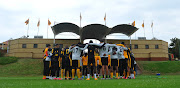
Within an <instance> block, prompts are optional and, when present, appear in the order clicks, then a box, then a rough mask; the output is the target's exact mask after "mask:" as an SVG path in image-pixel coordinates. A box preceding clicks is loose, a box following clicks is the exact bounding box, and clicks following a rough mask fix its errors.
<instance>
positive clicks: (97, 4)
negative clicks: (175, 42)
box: [0, 0, 180, 43]
mask: <svg viewBox="0 0 180 88" xmlns="http://www.w3.org/2000/svg"><path fill="white" fill-rule="evenodd" d="M0 2H1V3H0V31H1V34H0V42H4V41H6V40H9V39H11V38H12V39H16V38H20V37H22V36H26V35H27V29H28V26H27V25H26V24H25V23H24V22H25V21H26V20H27V19H28V18H29V20H30V21H29V31H28V35H29V36H30V38H33V37H34V36H36V35H37V33H38V27H37V23H38V20H40V26H39V33H38V35H42V36H43V37H44V38H47V29H48V38H51V39H52V38H53V36H54V35H53V32H52V29H51V27H50V26H48V18H49V20H50V21H51V23H52V24H51V26H53V25H54V24H57V23H61V22H71V23H74V24H76V25H80V13H81V16H82V22H81V26H82V27H83V26H86V25H88V24H93V23H99V24H105V22H104V16H105V13H106V25H107V26H108V27H110V28H111V27H114V26H115V25H118V24H129V23H132V22H133V21H135V22H136V24H135V26H136V27H137V28H139V30H138V31H137V32H136V33H135V34H133V35H132V36H131V38H132V39H137V37H143V36H144V31H145V36H146V38H147V39H152V38H153V35H152V28H151V24H152V22H153V24H154V25H153V33H154V37H156V38H157V39H160V40H164V41H167V42H169V43H170V39H171V38H174V37H177V38H180V28H179V25H180V24H179V23H180V5H179V4H180V0H0ZM143 21H144V25H145V27H144V29H143V28H142V26H141V25H142V23H143ZM56 38H57V39H62V38H79V36H78V35H76V34H73V33H61V34H59V35H57V36H56ZM107 38H115V39H129V37H127V36H125V35H122V34H119V35H117V34H116V35H109V36H108V37H107Z"/></svg>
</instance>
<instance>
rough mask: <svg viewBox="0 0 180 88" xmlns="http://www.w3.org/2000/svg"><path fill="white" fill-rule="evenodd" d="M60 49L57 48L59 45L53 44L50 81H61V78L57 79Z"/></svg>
mask: <svg viewBox="0 0 180 88" xmlns="http://www.w3.org/2000/svg"><path fill="white" fill-rule="evenodd" d="M59 52H60V48H59V44H55V48H54V49H53V58H52V59H51V67H52V70H51V76H52V79H55V80H56V79H57V80H61V78H59V70H60V67H59V66H60V62H59V61H60V53H59ZM55 73H56V77H55Z"/></svg>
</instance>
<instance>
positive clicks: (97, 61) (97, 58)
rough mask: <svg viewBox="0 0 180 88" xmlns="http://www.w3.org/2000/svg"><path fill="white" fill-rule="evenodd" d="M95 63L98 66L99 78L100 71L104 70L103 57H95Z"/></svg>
mask: <svg viewBox="0 0 180 88" xmlns="http://www.w3.org/2000/svg"><path fill="white" fill-rule="evenodd" d="M95 63H96V66H97V71H98V72H97V73H98V78H99V76H100V70H101V68H102V63H101V57H100V56H99V55H97V56H95Z"/></svg>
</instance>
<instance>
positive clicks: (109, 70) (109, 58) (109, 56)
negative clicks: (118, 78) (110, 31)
mask: <svg viewBox="0 0 180 88" xmlns="http://www.w3.org/2000/svg"><path fill="white" fill-rule="evenodd" d="M109 54H110V50H109ZM110 72H111V55H108V76H107V77H108V78H106V79H111V76H110Z"/></svg>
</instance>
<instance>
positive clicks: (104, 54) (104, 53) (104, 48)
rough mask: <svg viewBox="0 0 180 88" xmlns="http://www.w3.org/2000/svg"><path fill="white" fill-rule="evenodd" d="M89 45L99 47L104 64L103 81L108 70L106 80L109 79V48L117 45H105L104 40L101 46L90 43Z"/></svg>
mask: <svg viewBox="0 0 180 88" xmlns="http://www.w3.org/2000/svg"><path fill="white" fill-rule="evenodd" d="M89 45H96V46H99V54H100V57H101V62H102V75H103V78H102V79H105V75H104V69H106V78H108V48H109V47H113V46H116V45H115V44H106V43H104V41H103V40H101V41H100V44H95V43H89Z"/></svg>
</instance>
